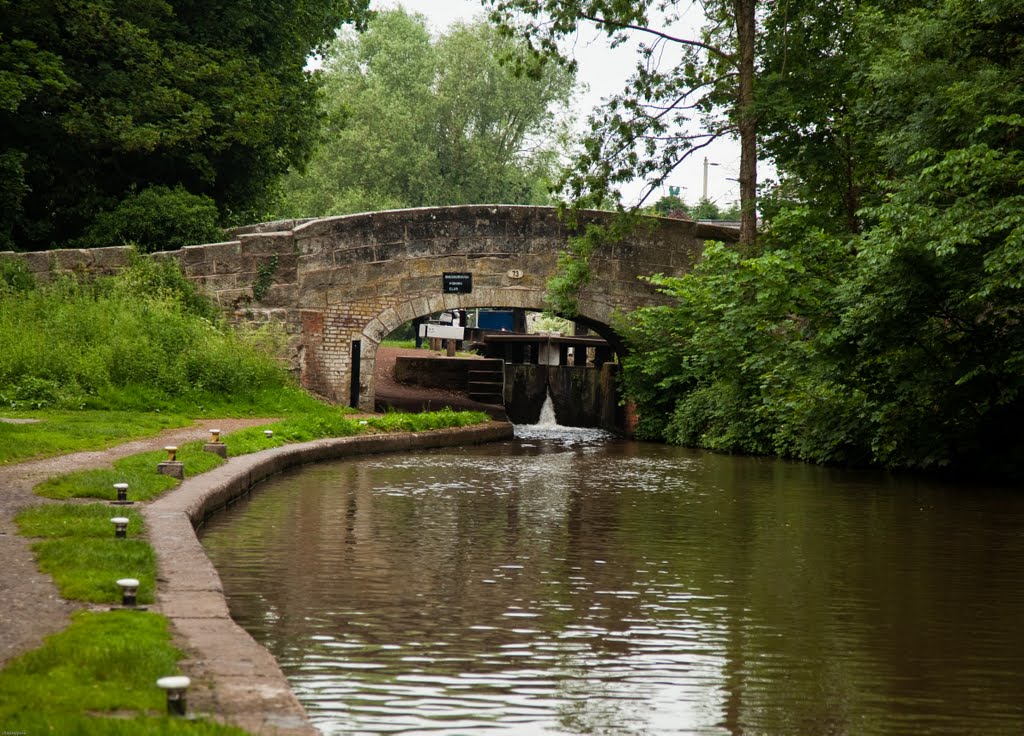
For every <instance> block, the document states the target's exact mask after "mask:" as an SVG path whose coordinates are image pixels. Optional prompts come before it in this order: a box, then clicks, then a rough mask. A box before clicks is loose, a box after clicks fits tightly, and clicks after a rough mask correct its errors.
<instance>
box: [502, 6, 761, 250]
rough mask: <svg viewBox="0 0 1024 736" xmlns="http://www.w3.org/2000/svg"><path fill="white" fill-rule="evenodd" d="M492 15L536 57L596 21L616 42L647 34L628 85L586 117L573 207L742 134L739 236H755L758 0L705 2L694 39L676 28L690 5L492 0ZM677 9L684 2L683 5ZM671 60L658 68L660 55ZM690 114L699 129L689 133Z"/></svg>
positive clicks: (569, 186)
mask: <svg viewBox="0 0 1024 736" xmlns="http://www.w3.org/2000/svg"><path fill="white" fill-rule="evenodd" d="M490 4H491V5H492V7H493V10H492V14H491V17H492V18H493V19H494V20H495V21H497V22H498V23H499V24H501V26H502V27H503V28H504V29H505V32H506V33H508V34H510V35H518V36H520V37H522V38H524V39H526V40H527V42H528V43H530V44H531V45H532V48H533V49H534V50H535V51H536V53H537V54H538V55H540V57H541V59H547V58H555V59H556V60H559V61H561V62H562V63H566V64H569V65H570V66H571V65H572V62H570V61H568V60H567V59H565V58H564V56H563V53H562V49H561V47H560V42H561V41H562V40H563V39H565V38H567V37H569V36H572V35H575V34H576V33H577V32H578V30H579V28H580V27H581V26H583V25H586V24H593V25H594V26H596V27H597V28H598V29H599V30H600V31H602V32H604V33H605V34H606V35H607V36H608V37H609V38H610V39H611V42H612V43H613V45H617V44H620V43H622V42H623V41H624V40H625V38H626V34H627V33H630V32H634V33H638V34H640V35H641V36H642V37H643V38H645V39H646V40H645V41H644V42H643V43H642V44H641V46H640V48H639V58H638V62H637V66H636V70H635V72H634V73H633V76H632V77H630V79H629V80H628V81H627V84H626V88H625V89H624V90H623V91H622V92H621V93H620V94H617V95H614V96H612V97H611V98H610V99H609V101H608V103H607V104H606V105H605V106H603V107H602V108H601V109H599V110H596V111H595V112H594V113H593V114H592V115H591V117H590V127H591V132H590V134H589V135H587V136H586V138H585V140H584V142H583V147H582V151H581V153H580V154H579V155H578V156H577V157H576V160H575V162H574V166H573V167H572V169H571V170H570V172H569V174H568V176H567V177H566V178H565V180H564V182H563V183H564V189H565V191H566V192H567V194H568V195H569V196H570V197H571V198H572V200H573V201H574V202H576V203H577V204H583V205H588V206H595V205H596V206H601V205H603V204H604V203H606V202H608V201H612V202H614V203H616V204H620V203H619V201H618V195H617V193H616V191H615V190H616V187H617V186H618V185H619V184H621V183H623V182H627V181H632V180H633V179H636V178H641V179H644V180H645V181H646V182H647V184H648V189H647V194H648V195H649V194H650V193H652V192H654V191H656V190H657V189H658V188H659V187H661V186H662V185H663V184H664V182H665V180H666V179H667V177H668V176H669V175H670V174H671V172H672V171H673V170H674V169H675V168H676V167H677V166H678V165H679V164H680V163H681V162H682V161H684V160H685V159H686V158H687V157H688V156H690V155H692V154H693V153H695V152H696V151H698V150H699V149H701V148H703V147H704V146H706V145H707V144H708V143H710V142H711V141H713V140H715V139H716V138H719V137H722V136H729V135H735V136H736V137H738V138H739V141H740V147H741V157H740V174H739V183H740V199H741V202H742V213H743V214H742V226H741V240H742V241H743V242H744V243H746V244H747V245H750V244H753V242H754V240H755V237H756V227H757V218H756V199H757V138H756V132H757V112H756V107H755V98H754V73H755V64H754V53H755V45H754V44H755V20H756V18H755V11H756V6H757V2H756V0H708V2H705V3H703V6H704V11H705V15H706V23H705V26H704V28H703V29H702V31H701V33H700V34H699V35H698V36H696V37H687V36H684V35H681V34H680V33H678V32H677V31H675V27H676V26H678V25H681V15H682V12H683V11H684V10H686V9H688V8H689V3H680V2H675V1H670V2H653V1H652V0H646V1H645V2H633V3H625V2H612V3H609V2H605V1H604V0H584V1H583V2H574V3H552V2H546V1H545V0H491V3H490ZM680 6H683V7H680ZM666 58H668V59H672V61H671V62H669V63H668V64H667V65H665V66H664V67H663V66H662V64H661V60H662V59H666ZM694 118H696V119H698V120H699V121H700V123H701V125H702V128H703V130H702V132H699V133H694V132H692V130H691V123H692V122H693V120H694Z"/></svg>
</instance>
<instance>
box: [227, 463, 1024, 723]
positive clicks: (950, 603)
mask: <svg viewBox="0 0 1024 736" xmlns="http://www.w3.org/2000/svg"><path fill="white" fill-rule="evenodd" d="M475 452H476V455H477V458H478V459H477V460H474V461H473V462H468V461H466V460H464V459H462V458H461V457H459V456H454V455H452V456H449V455H444V454H440V453H434V454H431V455H427V456H426V458H427V459H426V460H416V461H400V462H399V461H388V460H385V459H371V460H365V461H360V462H350V463H343V464H339V465H337V466H334V467H333V468H331V469H330V471H328V470H327V469H326V468H322V469H307V470H305V471H303V473H302V474H301V475H295V476H290V477H288V478H286V479H282V481H281V483H279V484H278V486H279V487H278V488H277V489H276V490H275V491H273V492H272V493H267V494H261V495H260V496H259V497H258V505H259V506H260V507H261V508H260V512H259V514H258V515H256V514H254V513H252V510H250V512H248V513H246V514H245V515H244V516H242V517H240V518H239V519H238V520H237V521H233V522H232V531H231V541H230V554H231V556H235V557H241V558H245V557H250V558H251V559H253V560H256V559H259V555H260V554H262V555H264V557H263V559H262V561H261V562H259V563H257V564H256V565H254V566H253V567H252V569H247V571H246V573H245V577H246V578H248V579H247V580H246V581H245V582H246V585H247V586H248V587H252V586H253V584H255V588H256V589H257V590H258V591H259V593H258V594H253V593H244V594H243V593H241V592H238V593H236V592H235V591H232V610H233V613H234V614H235V615H236V617H238V618H239V620H240V621H242V622H243V623H244V624H245V625H246V626H247V627H250V628H251V629H252V628H255V630H256V631H257V632H258V634H257V635H258V638H263V639H264V640H265V641H267V642H268V644H269V645H270V646H271V647H272V648H273V649H274V650H275V653H277V654H278V655H279V656H281V657H282V658H283V659H286V660H287V658H288V657H289V656H291V657H294V658H295V661H299V660H300V658H301V657H302V656H304V655H305V654H306V653H308V652H309V651H310V650H311V647H312V646H313V645H312V644H311V642H310V639H309V637H310V635H311V632H314V631H320V632H324V633H327V634H329V636H330V637H332V639H333V641H334V642H346V643H348V644H353V645H356V644H358V645H360V646H361V647H362V648H361V649H344V650H342V651H341V652H340V653H339V651H338V650H333V651H331V652H330V656H333V657H338V656H344V657H346V658H348V659H349V660H360V659H361V660H362V661H365V662H366V663H375V664H380V663H383V664H385V665H386V667H385V669H384V671H378V672H376V673H375V675H374V677H380V678H384V679H387V678H388V677H393V676H395V675H396V673H403V672H405V673H408V672H410V671H424V672H426V671H429V672H431V673H434V674H443V675H450V676H467V675H468V676H473V675H477V676H485V675H492V676H493V675H501V674H502V673H506V674H507V673H510V672H516V671H521V670H522V669H523V668H526V669H529V668H531V667H533V668H537V669H539V670H543V671H544V673H545V676H546V677H547V678H549V679H551V680H552V681H553V682H555V683H556V686H555V691H557V693H560V694H556V695H551V696H550V697H551V698H553V699H554V700H555V701H557V702H559V705H558V706H557V709H558V714H559V716H558V717H559V718H560V719H561V720H562V724H563V725H562V727H563V728H566V729H569V730H573V729H583V726H582V725H581V724H585V723H599V722H602V721H603V722H605V723H622V724H627V723H640V724H647V726H650V725H651V724H652V723H655V722H657V719H658V718H659V714H664V713H674V714H675V715H676V716H678V715H679V714H680V713H685V714H687V718H691V719H695V720H694V721H693V723H694V724H695V725H698V726H701V727H707V728H709V729H710V730H711V731H715V730H719V731H721V732H724V733H748V732H766V733H785V732H800V733H855V732H856V733H871V732H875V733H882V732H884V731H885V729H884V725H885V724H886V723H887V722H889V717H890V715H891V712H890V707H891V706H890V705H888V704H889V703H893V702H898V703H902V704H904V707H910V708H912V709H915V708H916V709H917V710H919V711H920V713H921V718H922V719H923V721H921V722H924V723H927V722H929V720H928V719H932V718H934V719H939V720H941V717H942V716H943V708H944V707H945V708H946V709H947V710H948V706H942V705H941V703H942V700H943V699H944V698H945V699H946V700H950V699H951V700H952V701H953V702H958V701H959V704H958V706H957V707H958V708H959V709H961V710H962V709H966V710H968V711H969V712H970V713H972V714H974V716H975V717H977V718H979V719H981V720H982V722H990V723H993V724H996V725H998V724H999V723H1003V722H1004V721H1005V719H1006V718H1007V717H1008V713H1009V715H1012V713H1013V712H1012V709H1011V710H1010V711H1008V710H1007V708H1010V707H1011V706H1008V705H1007V704H1011V703H1016V693H1017V692H1018V691H1019V689H1020V686H1021V685H1022V684H1024V675H1022V673H1021V672H1020V671H1019V668H1018V669H1017V670H1014V669H1013V668H1012V667H1006V668H1004V670H1005V671H1003V672H1002V673H1001V675H999V676H996V675H993V676H991V677H986V679H985V681H984V683H983V690H984V691H985V692H986V697H985V698H980V699H972V701H971V702H970V703H963V697H962V695H961V693H962V692H963V690H961V689H954V686H955V688H964V687H967V688H969V687H972V686H973V687H974V688H975V690H977V689H978V683H977V681H976V680H972V679H971V677H972V676H971V675H969V674H965V670H964V667H965V666H967V665H977V666H978V667H984V666H986V664H985V663H988V664H989V665H991V663H992V662H993V660H996V661H1002V662H1004V663H1005V662H1008V661H1009V660H1008V659H1007V654H1008V653H1010V654H1016V655H1017V656H1018V659H1017V660H1016V661H1018V662H1019V661H1024V658H1022V657H1021V655H1024V651H1022V647H1024V640H1022V636H1021V633H1020V632H1019V630H1018V628H1017V627H1016V625H1015V624H1013V623H1011V622H1012V621H1017V620H1020V616H1021V614H1022V613H1024V601H1022V594H1021V592H1020V591H1021V590H1022V589H1024V586H1021V583H1022V582H1024V579H1022V573H1021V570H1022V568H1024V565H1021V562H1024V548H1022V547H1024V545H1022V544H1021V543H1020V541H1019V539H1018V538H1017V537H1016V536H1015V535H1013V534H1012V533H1011V531H1012V529H1013V528H1014V527H1013V524H1012V523H1009V522H1007V514H1009V515H1010V519H1011V520H1013V519H1016V521H1018V522H1019V521H1020V519H1021V516H1022V511H1021V505H1020V503H1019V502H1017V503H1011V504H1010V505H1009V506H1008V507H1007V506H1006V504H1003V505H1002V506H999V505H998V504H997V505H996V506H995V507H992V506H991V504H990V505H988V506H986V505H985V504H978V508H976V509H974V510H973V512H972V514H973V515H972V516H971V518H969V519H962V518H961V515H962V512H963V510H964V503H963V501H962V496H958V497H956V499H960V500H956V499H955V498H953V497H951V496H950V495H949V494H948V493H945V492H943V491H942V490H941V489H925V490H924V491H922V492H921V493H917V492H915V493H908V492H907V491H906V489H905V488H901V487H895V486H893V485H892V484H891V483H889V482H882V480H881V479H879V478H875V477H871V476H863V475H860V476H848V475H847V476H842V475H837V474H836V472H835V471H829V470H823V469H821V468H811V467H805V466H802V465H796V464H788V463H782V462H778V461H758V460H743V459H740V460H737V459H735V458H727V457H718V456H709V455H694V454H689V453H686V452H685V451H680V450H672V449H669V448H661V447H653V446H639V445H633V444H622V445H619V446H616V447H612V448H609V450H608V452H607V453H604V454H594V453H591V452H589V451H570V452H558V453H548V454H537V455H535V456H534V457H532V458H530V460H529V462H526V461H524V460H523V459H522V458H517V457H511V456H502V455H498V454H489V451H487V450H478V451H475ZM922 499H927V501H925V500H922ZM936 499H938V501H939V502H941V503H937V502H936ZM922 504H923V505H922ZM255 505H256V504H254V506H255ZM969 505H970V504H968V506H969ZM1013 514H1016V516H1015V517H1014V516H1013ZM961 521H964V522H969V523H963V524H961V523H960V522H961ZM961 529H963V531H959V530H961ZM978 529H986V530H987V533H988V534H990V535H991V536H990V544H979V542H978V538H977V535H978ZM282 547H283V548H292V549H293V550H294V552H295V554H290V555H285V554H279V553H278V552H276V551H275V552H271V553H270V554H269V555H268V554H267V553H266V552H263V551H262V550H276V549H279V548H282ZM993 548H994V549H996V550H997V551H998V554H997V553H993V551H992V550H993ZM249 550H260V551H252V552H250V551H249ZM1000 556H1001V557H1000ZM218 564H221V563H218ZM978 570H984V571H985V572H986V575H984V576H982V575H979V574H978V573H977V572H976V571H978ZM231 585H233V584H231V583H229V587H230V586H231ZM1015 586H1016V587H1015ZM996 601H998V604H997V603H996ZM311 611H314V612H313V613H311ZM268 613H270V614H271V615H269V616H268ZM979 615H980V616H982V617H983V619H984V623H985V630H984V632H979V631H978V628H977V621H978V616H979ZM310 616H313V617H315V618H316V619H317V622H316V623H315V625H314V626H312V627H311V625H310V621H309V618H310ZM967 632H970V633H969V634H968V633H967ZM1000 642H1001V643H1000ZM382 646H398V647H400V648H399V649H396V650H394V651H393V652H388V651H383V650H381V647H382ZM517 647H519V648H522V649H523V650H525V651H527V652H529V653H530V656H529V657H527V658H526V661H525V662H523V660H518V661H517V660H516V659H515V658H513V657H511V656H510V655H509V651H510V650H515V649H516V648H517ZM1000 647H1002V649H1000ZM410 651H414V652H416V653H417V655H422V656H424V657H425V658H427V659H431V658H432V659H434V661H433V662H432V663H427V662H422V663H410V662H407V661H403V660H402V659H401V655H403V654H408V653H409V652H410ZM394 652H397V653H398V654H395V653H394ZM321 654H322V653H321ZM996 672H998V668H997V670H996ZM645 673H647V675H645ZM645 677H646V679H645ZM665 683H668V684H667V685H666V684H665ZM942 693H945V696H944V698H943V697H939V695H938V694H942ZM538 697H539V696H538ZM559 698H561V700H559ZM936 698H938V700H936ZM637 702H640V703H646V704H647V705H646V706H645V707H643V708H640V709H639V711H638V710H637V709H636V708H635V707H634V705H635V703H637ZM936 702H938V703H939V704H940V705H934V703H936ZM907 704H909V705H907ZM1017 712H1018V713H1019V710H1018V711H1017ZM616 714H617V715H616ZM609 719H610V720H609ZM989 719H991V720H989ZM573 724H576V725H573ZM623 728H625V726H623ZM997 730H998V729H997ZM616 732H619V733H626V732H628V731H626V730H620V731H616Z"/></svg>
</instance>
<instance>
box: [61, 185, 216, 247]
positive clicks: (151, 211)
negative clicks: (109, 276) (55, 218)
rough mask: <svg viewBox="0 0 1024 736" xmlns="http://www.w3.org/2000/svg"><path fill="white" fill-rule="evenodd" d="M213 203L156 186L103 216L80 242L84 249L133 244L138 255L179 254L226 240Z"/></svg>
mask: <svg viewBox="0 0 1024 736" xmlns="http://www.w3.org/2000/svg"><path fill="white" fill-rule="evenodd" d="M218 219H219V215H218V213H217V205H216V204H215V203H214V201H213V200H212V199H210V198H209V197H205V196H200V195H198V194H189V193H188V192H187V191H185V189H184V188H182V187H181V186H178V187H175V188H174V189H169V188H168V187H161V186H153V187H149V188H148V189H144V190H142V191H141V192H139V193H137V194H136V193H132V194H129V195H128V196H127V197H125V198H124V199H123V200H121V202H120V203H119V204H118V205H117V206H116V207H115V208H114V209H113V210H110V211H109V212H100V213H99V214H98V215H96V219H95V220H94V221H93V223H92V224H91V225H90V226H89V227H88V228H87V229H86V231H85V234H84V235H83V236H82V238H81V244H82V245H83V246H85V247H90V246H96V245H104V244H105V245H128V244H134V245H135V246H137V247H138V249H139V251H141V252H143V253H151V252H153V251H157V250H177V249H178V248H183V247H184V246H186V245H196V244H199V243H216V242H219V241H222V240H224V239H225V235H224V231H223V230H221V229H220V228H219V227H218V226H217V221H218Z"/></svg>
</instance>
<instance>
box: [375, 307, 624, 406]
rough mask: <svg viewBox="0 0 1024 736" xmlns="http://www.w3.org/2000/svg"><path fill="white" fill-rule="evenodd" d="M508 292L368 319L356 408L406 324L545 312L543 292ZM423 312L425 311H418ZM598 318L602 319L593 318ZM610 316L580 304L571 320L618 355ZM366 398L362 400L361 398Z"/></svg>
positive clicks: (618, 340) (391, 311)
mask: <svg viewBox="0 0 1024 736" xmlns="http://www.w3.org/2000/svg"><path fill="white" fill-rule="evenodd" d="M507 296H508V292H507V290H502V289H480V290H476V291H474V292H473V293H470V294H449V295H445V297H444V298H443V299H441V300H437V301H429V302H427V307H424V305H423V301H422V300H420V299H409V300H406V301H404V302H402V303H400V304H398V305H396V306H393V307H388V308H387V309H385V310H384V311H382V312H381V313H379V314H377V315H375V316H374V317H373V318H371V319H370V320H369V322H368V324H367V325H366V327H365V328H364V329H363V330H362V333H361V337H360V338H359V340H360V346H359V361H360V365H359V370H358V371H357V373H356V375H357V376H358V377H359V379H358V392H357V393H358V396H359V405H360V406H362V407H364V408H368V407H370V406H371V402H373V401H374V398H375V396H376V387H375V385H374V376H375V374H376V371H375V362H376V355H377V348H378V347H379V346H380V343H381V341H382V340H383V339H384V338H385V337H387V336H388V335H389V334H391V333H392V332H394V331H395V330H396V329H398V328H399V327H401V326H402V325H403V324H405V323H406V322H408V321H410V320H413V319H417V318H419V317H426V316H428V315H430V314H436V313H437V312H441V311H447V310H451V309H476V308H486V307H495V308H522V309H525V310H527V311H535V312H542V311H544V309H545V304H544V290H541V289H528V290H527V289H524V290H521V291H518V292H516V297H515V299H512V300H509V299H507ZM503 299H505V300H506V301H514V302H515V303H514V304H512V303H504V302H503V301H502V300H503ZM424 308H426V309H427V311H421V310H423V309H424ZM595 314H600V315H601V316H595ZM611 318H612V315H611V314H602V305H593V304H589V303H586V302H581V304H580V312H579V314H578V315H576V316H575V317H573V318H572V319H573V320H575V321H577V322H580V323H582V324H585V325H586V326H587V327H588V328H590V329H593V330H594V331H595V332H597V333H598V334H599V335H601V336H602V337H604V338H605V339H607V340H608V341H609V343H611V344H612V346H613V348H614V349H615V350H616V351H617V352H621V351H622V350H623V349H624V344H623V342H622V340H621V338H619V336H618V334H617V333H616V332H615V329H614V328H613V327H612V326H611V324H610V322H611ZM367 396H368V397H369V398H367V399H365V400H364V397H367Z"/></svg>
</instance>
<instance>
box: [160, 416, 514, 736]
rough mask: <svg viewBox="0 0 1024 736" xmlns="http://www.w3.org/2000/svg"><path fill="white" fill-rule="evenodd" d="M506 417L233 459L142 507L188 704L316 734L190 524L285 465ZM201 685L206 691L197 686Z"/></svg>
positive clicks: (440, 438) (418, 443)
mask: <svg viewBox="0 0 1024 736" xmlns="http://www.w3.org/2000/svg"><path fill="white" fill-rule="evenodd" d="M512 435H513V428H512V425H511V424H508V423H504V422H502V423H491V424H486V425H477V426H473V427H461V428H456V429H444V430H435V431H432V432H417V433H406V434H388V435H370V436H361V437H344V438H337V439H326V440H316V441H314V442H306V443H302V444H297V445H284V446H282V447H277V448H273V449H271V450H265V451H263V452H259V453H254V454H252V455H244V456H242V457H234V458H231V459H230V460H229V461H228V462H227V463H226V464H224V465H222V466H220V467H219V468H215V469H214V470H211V471H209V472H207V473H203V474H202V475H199V476H196V477H194V478H189V479H186V480H185V481H184V482H183V483H182V484H181V485H180V486H178V488H176V489H174V490H173V491H171V492H169V493H168V494H166V495H165V496H163V497H161V498H160V499H158V500H157V501H154V502H153V503H151V504H147V505H146V506H143V507H142V509H141V511H142V514H143V516H144V517H145V519H146V524H147V528H148V530H149V532H148V533H149V541H150V543H151V544H152V546H153V549H154V550H155V552H156V556H157V564H158V573H157V574H158V582H159V585H158V592H157V608H158V610H159V611H160V613H162V614H163V615H165V616H166V617H167V618H169V619H170V621H171V624H172V626H173V628H174V631H175V634H176V637H177V642H176V643H177V645H178V646H179V647H181V648H182V649H184V650H185V651H186V653H187V654H188V659H187V660H186V661H185V662H184V663H183V665H184V668H185V670H186V673H187V674H189V675H190V676H192V677H193V678H194V679H196V680H197V681H198V684H199V685H200V687H193V688H192V691H191V692H190V695H189V699H190V700H191V701H192V705H193V708H194V709H196V710H198V711H200V712H209V713H213V714H214V715H216V716H217V717H218V718H219V719H221V720H224V721H227V722H229V723H232V724H234V725H237V726H239V727H241V728H244V729H246V730H247V731H250V732H252V733H260V734H302V735H303V736H306V735H308V736H315V734H317V733H318V732H317V730H316V729H315V728H313V726H312V724H311V723H310V722H309V719H308V717H307V716H306V713H305V711H304V710H303V708H302V705H301V704H300V703H299V701H298V699H297V698H296V697H295V694H294V693H293V692H292V689H291V687H290V686H289V684H288V681H287V680H286V679H285V677H284V674H283V673H282V672H281V668H280V667H279V666H278V664H277V662H276V661H275V660H274V657H273V656H272V655H271V654H270V652H268V651H267V650H266V649H265V648H264V647H263V646H262V645H260V644H258V643H257V642H256V641H255V640H254V639H253V638H252V637H251V636H250V635H249V634H248V632H246V631H245V630H244V629H242V628H241V627H240V626H239V625H238V624H236V623H235V622H234V621H233V620H232V619H231V616H230V614H229V612H228V605H227V601H226V599H225V597H224V588H223V586H222V585H221V580H220V576H219V575H218V574H217V571H216V570H215V569H214V567H213V564H212V563H211V562H210V560H209V558H208V557H207V556H206V552H205V551H204V550H203V547H202V545H201V544H200V543H199V539H198V538H197V536H196V533H195V527H196V526H198V525H199V524H201V523H202V522H203V521H205V520H206V519H208V518H209V517H210V516H211V515H213V514H214V513H216V512H217V511H218V510H219V509H222V508H224V507H225V506H228V505H230V504H231V503H232V502H233V501H234V500H236V499H237V498H238V497H239V496H242V495H244V494H245V493H247V492H249V490H250V489H251V488H252V487H253V486H254V485H255V484H257V483H259V482H260V481H262V480H264V479H266V478H268V477H270V476H272V475H274V474H276V473H279V472H281V471H283V470H285V469H287V468H291V467H294V466H297V465H303V464H306V463H314V462H322V461H325V460H335V459H339V458H343V457H350V456H353V455H364V454H374V453H383V452H404V451H409V450H418V449H426V448H433V447H451V446H462V445H471V444H480V443H484V442H494V441H499V440H504V439H510V438H511V437H512ZM204 686H208V687H204Z"/></svg>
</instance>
